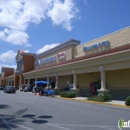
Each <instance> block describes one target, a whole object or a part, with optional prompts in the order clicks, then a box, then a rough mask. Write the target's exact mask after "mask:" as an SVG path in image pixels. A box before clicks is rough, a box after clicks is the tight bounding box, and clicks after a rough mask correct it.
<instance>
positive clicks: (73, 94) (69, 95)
mask: <svg viewBox="0 0 130 130" xmlns="http://www.w3.org/2000/svg"><path fill="white" fill-rule="evenodd" d="M60 96H61V97H67V98H74V97H75V93H74V92H69V91H66V92H62V93H60Z"/></svg>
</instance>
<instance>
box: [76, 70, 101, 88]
mask: <svg viewBox="0 0 130 130" xmlns="http://www.w3.org/2000/svg"><path fill="white" fill-rule="evenodd" d="M98 81H100V72H96V73H84V74H78V75H77V85H78V88H79V89H84V88H89V87H90V82H98Z"/></svg>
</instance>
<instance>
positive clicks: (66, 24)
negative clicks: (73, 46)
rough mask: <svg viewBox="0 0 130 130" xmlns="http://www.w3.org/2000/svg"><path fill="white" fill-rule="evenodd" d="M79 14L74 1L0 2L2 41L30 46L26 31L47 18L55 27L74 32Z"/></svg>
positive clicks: (35, 0)
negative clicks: (32, 24) (73, 28)
mask: <svg viewBox="0 0 130 130" xmlns="http://www.w3.org/2000/svg"><path fill="white" fill-rule="evenodd" d="M77 13H78V10H77V8H76V7H75V4H74V0H0V27H2V28H6V30H5V29H4V30H1V31H0V39H1V40H3V41H6V42H10V43H12V44H14V45H24V46H30V44H29V43H28V39H29V36H28V34H27V33H26V29H27V27H28V25H29V24H30V23H35V24H39V23H40V22H41V21H42V20H43V19H46V18H47V17H49V18H51V19H52V22H53V24H54V25H62V26H63V28H65V29H67V30H68V31H70V30H72V20H73V19H74V18H76V15H77Z"/></svg>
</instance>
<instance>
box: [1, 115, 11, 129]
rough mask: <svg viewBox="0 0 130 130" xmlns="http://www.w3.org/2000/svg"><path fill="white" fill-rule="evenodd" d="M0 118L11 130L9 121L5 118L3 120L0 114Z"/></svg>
mask: <svg viewBox="0 0 130 130" xmlns="http://www.w3.org/2000/svg"><path fill="white" fill-rule="evenodd" d="M0 118H1V120H2V121H3V123H4V124H5V125H6V126H7V128H8V129H9V130H13V129H12V127H11V126H10V124H9V122H7V121H6V120H4V118H3V117H1V116H0Z"/></svg>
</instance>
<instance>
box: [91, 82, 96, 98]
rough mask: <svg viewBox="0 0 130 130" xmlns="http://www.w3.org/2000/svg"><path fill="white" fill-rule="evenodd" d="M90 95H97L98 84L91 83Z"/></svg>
mask: <svg viewBox="0 0 130 130" xmlns="http://www.w3.org/2000/svg"><path fill="white" fill-rule="evenodd" d="M90 94H91V95H95V94H96V83H95V82H90Z"/></svg>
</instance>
